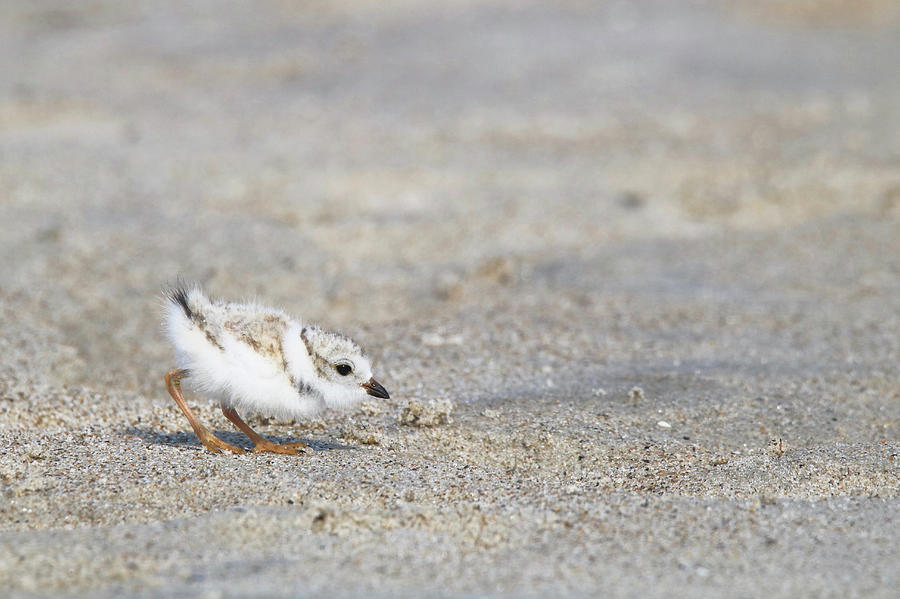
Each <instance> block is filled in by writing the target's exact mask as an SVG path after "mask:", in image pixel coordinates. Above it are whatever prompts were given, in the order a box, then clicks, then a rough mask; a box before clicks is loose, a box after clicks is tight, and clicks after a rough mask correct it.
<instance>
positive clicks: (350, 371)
mask: <svg viewBox="0 0 900 599" xmlns="http://www.w3.org/2000/svg"><path fill="white" fill-rule="evenodd" d="M301 337H302V338H303V342H304V343H305V344H306V350H307V352H308V353H309V356H310V358H311V359H312V363H313V366H314V368H315V370H316V375H317V377H316V378H317V379H318V380H317V381H316V383H317V387H318V388H319V391H321V393H322V396H323V398H324V399H325V403H326V404H327V405H328V406H329V407H333V408H337V407H345V406H349V405H352V404H354V403H356V402H358V401H360V400H362V399H363V398H365V396H366V395H371V396H373V397H379V398H383V399H388V398H389V397H390V396H389V395H388V392H387V390H386V389H385V388H384V387H382V386H381V384H379V383H378V381H376V380H375V378H374V377H373V376H372V363H371V362H370V361H369V358H367V357H366V356H365V355H364V354H363V351H362V349H361V348H360V347H359V346H358V345H357V344H356V343H354V342H353V340H351V339H349V338H348V337H345V336H343V335H340V334H338V333H331V332H329V331H324V330H322V329H320V328H318V327H307V328H305V329H303V331H302V333H301Z"/></svg>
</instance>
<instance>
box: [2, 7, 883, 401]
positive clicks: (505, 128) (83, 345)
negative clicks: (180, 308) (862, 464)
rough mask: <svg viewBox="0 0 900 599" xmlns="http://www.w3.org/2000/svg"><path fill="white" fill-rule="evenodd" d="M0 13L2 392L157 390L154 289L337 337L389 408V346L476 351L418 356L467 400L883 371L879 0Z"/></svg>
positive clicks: (410, 380) (423, 368)
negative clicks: (445, 365) (858, 363)
mask: <svg viewBox="0 0 900 599" xmlns="http://www.w3.org/2000/svg"><path fill="white" fill-rule="evenodd" d="M0 10H2V19H0V27H2V35H0V53H2V56H3V57H4V58H3V68H2V71H3V74H2V77H0V156H2V160H0V219H2V222H3V223H4V225H3V227H2V231H0V255H2V259H0V281H2V283H0V309H2V318H3V321H4V323H5V324H4V329H5V330H4V339H3V344H4V345H3V347H2V350H3V356H4V357H3V359H2V363H0V368H2V374H3V377H4V380H5V381H6V382H7V384H8V385H15V384H18V383H19V382H23V381H24V382H26V383H30V382H35V381H45V382H47V383H49V384H84V383H87V382H88V381H92V382H93V383H97V382H98V381H102V382H103V383H104V384H115V385H116V386H117V387H119V388H122V389H130V390H136V391H139V392H142V393H147V394H151V393H152V394H154V395H159V394H160V383H159V376H160V374H161V373H162V372H164V371H165V368H167V367H168V365H169V363H170V360H169V349H168V347H167V346H166V343H165V340H164V339H163V338H162V335H161V333H160V329H159V322H160V310H159V300H158V296H159V293H160V288H161V286H162V285H163V284H164V283H165V282H166V281H169V280H172V279H173V278H174V277H175V276H176V275H181V276H184V277H185V278H187V279H189V280H197V281H199V282H200V283H202V284H203V285H204V286H206V287H207V288H208V289H209V291H210V292H211V293H213V294H214V295H218V296H222V297H228V298H235V297H249V296H259V297H260V298H263V299H265V300H266V301H269V302H271V303H274V304H278V305H281V306H283V307H284V308H286V309H287V310H289V311H292V312H295V313H297V314H300V315H302V316H303V317H304V318H307V319H311V320H314V321H321V322H322V323H323V324H325V325H328V326H334V327H341V328H345V329H347V330H349V331H351V332H356V333H361V334H362V337H363V339H364V340H367V341H368V342H369V343H368V345H369V346H373V347H370V349H372V350H373V353H375V354H376V356H377V357H378V358H390V361H391V362H392V363H393V368H394V372H393V374H394V377H393V378H395V379H398V378H399V379H400V380H395V386H396V385H398V384H399V385H400V386H401V388H406V389H407V390H409V389H411V388H412V387H411V386H412V385H414V383H415V382H416V381H415V380H414V379H421V378H426V377H430V378H433V379H437V381H436V382H435V383H434V384H435V385H437V387H440V386H441V384H442V383H441V381H442V377H443V375H442V374H440V373H436V372H433V371H429V369H428V367H427V365H425V364H424V363H416V362H415V360H416V359H417V358H416V352H417V351H424V352H427V351H429V350H428V349H427V345H428V344H427V343H425V344H423V343H422V335H425V339H426V341H427V340H429V339H430V340H432V341H433V342H434V343H433V345H434V344H437V345H441V344H444V345H450V346H453V345H454V344H455V345H460V343H461V341H460V340H463V341H464V342H465V344H468V343H469V342H470V341H472V340H475V341H472V342H473V343H474V345H473V346H472V347H480V348H484V347H490V348H494V349H496V350H498V351H496V352H495V351H490V352H489V355H486V356H483V357H484V359H483V360H474V361H473V363H472V364H468V365H465V364H463V363H461V362H460V361H459V359H458V358H459V355H457V356H455V359H453V360H449V362H450V363H451V364H458V365H460V367H461V368H465V369H468V371H470V372H471V371H472V370H473V369H474V370H477V369H479V368H487V367H490V368H493V370H494V371H495V372H494V373H493V374H496V376H495V377H494V378H493V379H492V380H494V381H495V382H496V383H497V384H496V385H495V387H496V386H498V385H500V386H502V385H508V384H510V376H515V375H520V378H522V379H523V381H522V384H528V381H529V380H530V379H529V377H531V374H528V373H522V372H521V370H528V369H530V368H533V367H548V368H555V367H557V366H560V365H563V364H566V363H569V362H575V363H577V364H579V366H578V368H579V369H580V371H581V372H582V373H586V374H583V375H582V376H589V377H594V379H599V378H601V377H605V376H609V374H610V373H611V372H613V371H614V370H615V364H617V363H618V364H623V365H630V366H628V367H629V368H631V367H633V366H634V364H635V360H638V359H640V360H643V362H644V363H645V365H646V362H647V361H648V360H650V361H652V356H653V354H654V352H655V351H656V350H665V349H667V348H668V349H673V348H679V351H683V352H685V355H684V356H683V359H684V361H685V362H687V363H692V364H693V365H694V366H704V365H706V366H708V365H710V364H712V363H713V362H715V363H720V362H722V361H727V360H732V361H733V363H734V364H736V365H739V364H745V363H746V360H745V359H744V357H745V356H744V353H745V350H746V351H756V350H758V349H760V348H762V347H766V348H768V350H769V351H770V352H772V354H773V355H774V356H776V357H780V358H785V359H791V358H793V359H794V361H795V362H798V361H799V362H803V361H804V360H806V359H807V358H809V357H810V356H815V354H817V353H818V354H822V353H827V352H830V351H831V350H830V349H828V350H826V349H825V346H823V345H822V344H826V345H828V344H832V345H833V342H835V341H837V342H839V343H840V344H843V345H842V346H846V347H845V349H846V351H845V352H844V353H840V354H833V353H829V356H830V357H829V358H822V356H821V355H820V356H818V357H819V358H820V359H826V360H831V361H832V362H837V363H842V361H844V360H845V359H848V356H849V355H850V354H851V353H854V352H860V351H861V352H863V353H865V352H872V357H873V359H876V360H881V359H888V360H890V359H894V358H896V341H891V340H890V338H891V337H892V336H893V334H894V333H896V326H894V327H893V328H887V334H883V333H884V331H885V327H884V324H885V319H887V320H889V322H890V323H891V324H892V325H896V321H897V315H896V310H895V308H896V306H897V300H896V298H897V295H898V294H897V293H896V292H897V291H898V287H897V285H898V283H897V273H898V257H897V255H898V252H897V249H898V245H897V233H898V227H897V224H898V220H897V219H898V218H900V143H898V141H900V111H898V110H897V106H898V105H900V104H898V102H900V76H898V69H897V57H898V56H900V35H898V31H900V5H898V3H896V2H893V1H892V0H867V1H865V2H860V1H850V0H823V1H811V0H810V1H794V0H791V1H787V0H767V1H765V2H759V1H756V0H754V1H743V0H729V1H721V2H667V1H666V2H663V1H660V2H653V1H646V2H620V1H609V2H580V1H567V2H554V3H544V2H518V1H517V2H504V1H500V0H497V1H494V0H484V1H476V0H469V1H465V2H459V3H450V4H447V3H438V2H424V3H423V2H405V1H397V2H374V1H373V2H367V1H360V2H345V1H338V2H316V1H312V2H299V1H298V2H294V1H288V0H284V1H272V2H254V3H245V2H221V1H216V2H192V3H183V2H149V3H121V2H101V1H98V2H89V3H77V4H72V3H68V2H50V1H44V2H13V1H8V2H4V3H3V5H2V8H0ZM871 296H874V297H875V298H876V300H877V301H873V302H871V303H867V297H871ZM886 298H893V299H889V300H887V303H885V300H886ZM850 300H852V301H854V302H857V305H856V306H855V307H854V309H853V313H854V317H856V318H861V319H862V320H861V321H860V322H858V323H857V324H856V325H852V326H851V325H848V324H847V321H846V317H847V316H848V313H847V312H846V310H845V308H846V306H847V303H846V302H847V301H850ZM698 305H703V306H704V307H703V309H702V310H699V311H698V308H697V306H698ZM800 321H802V322H800ZM723 323H724V324H726V325H727V326H725V327H723V326H721V324H723ZM798 323H799V324H798ZM867 327H868V329H870V330H869V331H868V334H869V335H870V336H869V338H867V339H866V341H865V342H864V343H857V345H860V346H861V347H855V348H854V347H851V346H853V345H854V342H855V341H858V339H856V338H855V337H854V336H853V335H854V333H853V332H852V331H851V330H850V329H854V328H862V329H866V328H867ZM785 328H788V329H790V330H789V331H788V333H787V334H786V335H785V334H784V329H785ZM879 331H881V332H879ZM429 335H430V336H429ZM829 335H831V336H832V337H833V338H830V339H829ZM792 337H793V338H792ZM448 339H449V341H450V343H444V342H446V341H447V340H448ZM685 341H690V342H691V343H690V344H689V346H688V347H685V346H684V343H685ZM736 343H737V344H738V345H740V346H741V348H736V347H735V344H736ZM889 343H891V345H890V346H889V347H887V346H886V344H889ZM705 344H706V345H705ZM423 346H426V347H425V349H422V347H423ZM395 347H399V348H401V349H391V348H395ZM748 347H749V348H750V350H748ZM403 348H405V349H403ZM417 348H418V349H417ZM451 349H453V348H452V347H451ZM501 350H502V351H501ZM885 350H890V352H894V353H890V352H889V353H888V354H885V353H884V352H885ZM392 351H394V352H395V353H394V354H391V352H392ZM385 352H387V353H385ZM459 354H460V355H462V356H463V357H465V355H466V351H465V346H464V345H460V347H459ZM845 354H846V355H845ZM516 356H518V357H519V358H520V359H519V360H517V359H516ZM804 356H805V357H804ZM878 356H881V358H879V357H878ZM395 358H396V359H395ZM535 360H537V361H535ZM665 361H666V363H668V362H669V361H670V360H669V358H668V357H666V360H665ZM403 364H406V365H407V366H409V368H406V367H405V366H403ZM799 365H801V364H799V363H798V366H799ZM688 367H689V368H692V367H693V366H690V365H689V366H688ZM405 368H406V369H405ZM442 372H445V373H446V371H442ZM516 373H517V374H516ZM451 374H453V373H448V376H449V375H451ZM537 376H538V377H539V378H541V380H543V375H541V374H538V375H537ZM471 378H472V379H473V380H472V381H470V382H471V383H472V385H470V386H469V389H470V390H471V392H472V393H475V392H476V390H477V389H479V388H482V387H483V388H488V387H490V386H491V385H490V384H489V383H488V379H489V378H490V377H488V376H482V377H479V376H473V377H471ZM532 378H534V377H532ZM479 380H480V381H481V384H480V385H479ZM532 382H533V381H532ZM582 382H584V381H582ZM445 386H446V385H445Z"/></svg>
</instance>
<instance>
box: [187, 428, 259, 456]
mask: <svg viewBox="0 0 900 599" xmlns="http://www.w3.org/2000/svg"><path fill="white" fill-rule="evenodd" d="M197 436H198V437H199V438H200V442H201V443H203V447H205V448H207V449H208V450H210V451H211V452H213V453H219V452H221V451H222V450H227V451H230V452H231V453H247V452H246V450H244V449H242V448H240V447H238V446H236V445H232V444H231V443H226V442H225V441H223V440H222V439H220V438H218V437H217V436H215V435H214V434H212V433H211V432H210V431H202V432H201V433H200V434H199V435H197Z"/></svg>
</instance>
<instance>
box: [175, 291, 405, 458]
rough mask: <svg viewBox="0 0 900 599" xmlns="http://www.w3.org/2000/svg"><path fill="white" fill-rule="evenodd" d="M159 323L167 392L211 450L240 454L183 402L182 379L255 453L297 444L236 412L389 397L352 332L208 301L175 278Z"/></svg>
mask: <svg viewBox="0 0 900 599" xmlns="http://www.w3.org/2000/svg"><path fill="white" fill-rule="evenodd" d="M164 304H165V316H164V323H165V324H164V328H165V330H166V332H167V334H168V337H169V339H170V341H171V342H172V345H173V346H174V348H175V362H176V365H177V368H173V369H171V370H169V371H168V372H167V373H166V376H165V380H166V389H167V390H168V391H169V394H170V395H171V396H172V399H174V400H175V403H176V404H177V405H178V407H179V408H180V409H181V411H182V412H183V413H184V415H185V416H186V417H187V419H188V422H190V424H191V428H193V429H194V433H195V434H196V435H197V437H198V438H199V439H200V442H201V443H202V444H203V446H204V447H206V448H207V449H208V450H210V451H212V452H215V453H219V452H221V451H231V452H233V453H245V450H244V449H243V448H241V447H238V446H235V445H232V444H230V443H226V442H225V441H223V440H222V439H220V438H218V437H216V436H215V435H214V434H213V433H212V431H210V430H209V429H208V428H207V427H206V426H204V425H203V424H202V423H201V422H200V420H199V419H198V418H197V417H196V416H195V415H194V413H193V412H192V411H191V409H190V408H189V407H188V405H187V402H186V401H185V399H184V395H183V394H182V390H181V383H182V381H186V383H187V385H188V386H189V387H190V388H192V389H193V390H195V391H197V392H199V393H201V394H203V395H206V396H207V397H209V398H211V399H213V400H216V401H218V403H219V405H220V407H221V409H222V413H223V414H224V415H225V417H226V418H228V420H230V421H231V422H232V424H234V425H235V426H236V427H237V428H238V429H239V430H240V431H241V432H243V433H244V434H245V435H247V436H248V437H249V438H250V441H251V442H252V443H253V449H252V451H253V452H254V453H266V452H269V453H279V454H290V455H296V454H297V453H298V450H302V449H303V448H305V447H308V445H307V444H306V443H304V442H302V441H298V442H293V443H275V442H273V441H270V440H268V439H266V438H265V437H263V436H262V435H259V434H258V433H257V432H256V431H254V430H253V429H252V428H250V426H249V425H248V424H247V423H246V422H244V420H243V419H241V417H240V415H239V414H238V410H240V411H242V412H247V411H249V412H255V413H258V414H263V415H266V416H274V417H278V418H298V417H300V418H304V417H309V416H313V415H315V414H316V413H318V412H320V411H321V410H323V409H325V408H348V407H351V406H353V405H354V404H356V403H358V402H359V401H361V400H363V399H365V398H366V397H367V396H372V397H377V398H382V399H389V398H390V395H389V394H388V392H387V390H386V389H385V388H384V387H383V386H382V385H381V384H380V383H379V382H378V381H376V380H375V378H374V377H373V376H372V363H371V360H370V359H369V358H368V357H367V356H366V355H365V354H364V353H363V350H362V349H361V348H360V347H359V345H357V344H356V343H355V342H354V341H353V340H351V339H350V338H349V337H346V336H344V335H342V334H340V333H335V332H331V331H326V330H324V329H322V328H320V327H318V326H315V325H311V324H307V323H304V322H302V321H301V320H300V319H297V318H294V317H292V316H289V315H288V314H286V313H285V312H283V311H281V310H278V309H274V308H268V307H266V306H263V305H261V304H259V303H257V302H227V301H223V300H213V299H210V298H209V297H208V296H207V295H206V294H205V292H204V291H203V290H202V289H201V288H200V286H199V285H197V284H187V283H185V282H184V281H181V280H179V281H178V282H177V283H175V284H173V285H169V286H168V287H166V288H165V291H164Z"/></svg>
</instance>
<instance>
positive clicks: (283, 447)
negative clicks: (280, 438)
mask: <svg viewBox="0 0 900 599" xmlns="http://www.w3.org/2000/svg"><path fill="white" fill-rule="evenodd" d="M307 447H309V445H307V444H306V443H304V442H303V441H295V442H293V443H273V442H271V441H266V440H263V441H260V442H258V443H257V444H256V445H255V446H254V447H253V453H281V454H285V455H297V453H298V451H297V450H303V449H305V448H307Z"/></svg>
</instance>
